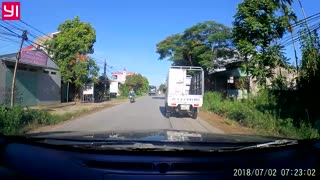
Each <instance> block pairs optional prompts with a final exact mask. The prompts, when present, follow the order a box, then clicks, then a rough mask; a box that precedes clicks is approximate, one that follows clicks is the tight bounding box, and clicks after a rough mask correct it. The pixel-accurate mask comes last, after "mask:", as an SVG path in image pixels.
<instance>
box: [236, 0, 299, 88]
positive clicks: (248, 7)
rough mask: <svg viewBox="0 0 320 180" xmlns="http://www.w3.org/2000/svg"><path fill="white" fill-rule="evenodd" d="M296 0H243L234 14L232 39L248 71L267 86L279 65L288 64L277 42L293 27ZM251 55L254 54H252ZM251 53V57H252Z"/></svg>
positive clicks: (263, 85)
mask: <svg viewBox="0 0 320 180" xmlns="http://www.w3.org/2000/svg"><path fill="white" fill-rule="evenodd" d="M292 2H293V0H274V1H270V0H244V1H243V2H242V3H240V4H239V5H238V8H237V13H236V14H235V16H234V18H235V19H234V22H233V25H234V28H233V30H232V32H233V41H234V43H235V45H236V48H237V50H238V51H239V52H240V54H241V56H242V57H244V59H245V61H246V63H244V69H245V70H246V72H247V75H249V74H250V76H251V77H253V78H256V80H257V82H258V83H259V84H260V85H261V86H262V87H266V85H267V84H266V83H267V78H273V73H272V71H273V70H274V69H275V68H277V67H279V66H280V67H284V68H287V66H288V63H287V61H288V59H287V58H286V57H285V56H284V53H283V48H284V47H283V46H281V45H279V44H278V43H277V41H278V40H280V39H281V38H282V37H283V35H284V33H286V32H288V31H289V29H290V23H291V22H292V21H295V20H296V15H295V14H294V13H293V11H292V8H290V6H291V4H292ZM250 56H251V57H250ZM249 57H250V59H249Z"/></svg>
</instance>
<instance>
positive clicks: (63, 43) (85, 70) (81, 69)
mask: <svg viewBox="0 0 320 180" xmlns="http://www.w3.org/2000/svg"><path fill="white" fill-rule="evenodd" d="M58 31H60V33H59V35H58V36H57V37H56V38H53V39H50V40H48V41H47V42H46V45H47V46H48V49H49V53H50V54H51V55H53V59H54V60H55V62H57V64H58V66H59V71H60V73H61V78H62V81H63V82H64V83H67V82H70V83H74V84H75V85H76V90H77V92H76V94H77V96H78V94H79V88H80V87H81V86H83V85H85V83H87V82H88V81H93V82H97V81H98V78H97V77H98V72H99V68H98V66H97V65H96V63H95V61H94V60H93V59H92V58H91V57H89V56H88V54H92V53H93V52H94V49H93V45H94V43H95V42H96V32H95V29H94V28H93V27H92V26H91V24H89V23H84V22H81V21H80V18H79V17H78V16H76V17H75V18H74V19H72V20H66V21H65V22H63V23H62V24H60V25H59V27H58ZM77 98H79V97H77Z"/></svg>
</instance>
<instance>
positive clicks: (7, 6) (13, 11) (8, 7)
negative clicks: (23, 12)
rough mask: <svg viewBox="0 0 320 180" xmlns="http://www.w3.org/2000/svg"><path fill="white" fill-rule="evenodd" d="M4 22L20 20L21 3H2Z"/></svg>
mask: <svg viewBox="0 0 320 180" xmlns="http://www.w3.org/2000/svg"><path fill="white" fill-rule="evenodd" d="M2 20H20V2H2Z"/></svg>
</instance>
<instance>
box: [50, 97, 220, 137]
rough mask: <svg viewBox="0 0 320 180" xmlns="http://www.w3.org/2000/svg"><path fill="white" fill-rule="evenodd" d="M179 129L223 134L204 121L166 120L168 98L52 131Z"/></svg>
mask: <svg viewBox="0 0 320 180" xmlns="http://www.w3.org/2000/svg"><path fill="white" fill-rule="evenodd" d="M156 129H175V130H188V131H200V132H212V133H223V132H222V131H221V130H219V129H217V128H215V127H212V126H211V125H209V124H208V123H206V122H205V121H203V120H202V119H201V118H200V117H198V119H192V118H190V117H188V116H183V117H181V116H180V117H177V116H174V117H170V118H169V119H167V118H166V117H165V116H164V96H146V97H141V98H139V99H137V100H136V102H135V103H130V102H129V99H128V101H127V102H125V103H122V104H120V105H117V106H114V107H110V108H107V109H104V110H101V111H99V112H96V113H94V114H90V115H87V116H83V117H81V118H77V119H74V120H71V121H68V122H66V123H63V125H60V126H56V127H54V128H51V129H50V130H48V131H87V132H88V131H89V132H93V131H110V130H115V131H116V130H156Z"/></svg>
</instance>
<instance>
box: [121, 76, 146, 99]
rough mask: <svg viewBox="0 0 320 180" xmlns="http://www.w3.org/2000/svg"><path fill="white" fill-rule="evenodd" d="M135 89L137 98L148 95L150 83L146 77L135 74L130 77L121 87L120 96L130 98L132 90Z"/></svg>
mask: <svg viewBox="0 0 320 180" xmlns="http://www.w3.org/2000/svg"><path fill="white" fill-rule="evenodd" d="M131 88H133V90H134V91H135V93H136V95H137V96H141V95H144V94H146V93H148V90H149V81H148V79H147V78H146V77H144V76H142V75H141V74H134V75H131V76H128V77H127V78H126V81H125V83H124V84H122V85H120V89H119V90H120V94H121V96H123V97H127V98H128V96H129V91H130V89H131Z"/></svg>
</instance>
